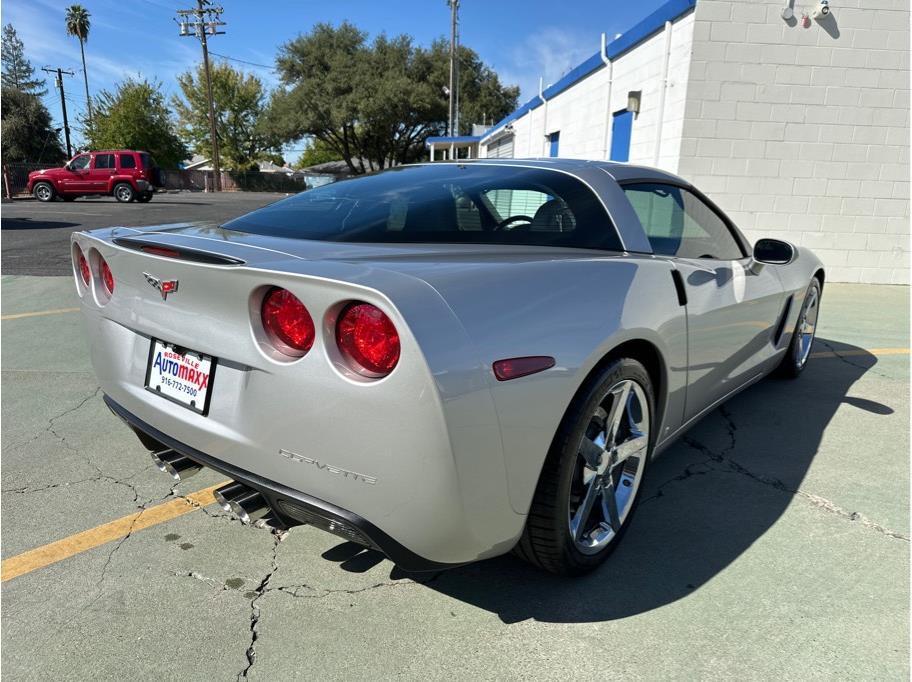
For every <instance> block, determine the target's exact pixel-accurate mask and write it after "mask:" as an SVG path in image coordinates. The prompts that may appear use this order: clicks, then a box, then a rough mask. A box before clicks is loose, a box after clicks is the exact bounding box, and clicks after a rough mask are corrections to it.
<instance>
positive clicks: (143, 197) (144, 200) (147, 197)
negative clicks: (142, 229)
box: [136, 192, 152, 204]
mask: <svg viewBox="0 0 912 682" xmlns="http://www.w3.org/2000/svg"><path fill="white" fill-rule="evenodd" d="M136 201H138V202H139V203H141V204H148V203H149V202H150V201H152V192H143V193H142V194H140V195H139V196H137V197H136Z"/></svg>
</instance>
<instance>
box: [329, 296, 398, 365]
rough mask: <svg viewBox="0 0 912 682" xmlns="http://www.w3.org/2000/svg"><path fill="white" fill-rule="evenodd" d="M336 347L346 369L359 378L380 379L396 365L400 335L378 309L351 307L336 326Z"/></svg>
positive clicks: (361, 305) (354, 305)
mask: <svg viewBox="0 0 912 682" xmlns="http://www.w3.org/2000/svg"><path fill="white" fill-rule="evenodd" d="M336 343H337V344H338V345H339V350H340V351H342V355H343V356H345V359H346V360H347V361H348V365H349V367H351V369H352V370H354V371H355V372H357V373H358V374H361V375H362V376H366V377H371V378H379V377H384V376H386V375H387V374H389V373H390V372H392V371H393V368H394V367H395V366H396V363H397V362H399V351H400V346H399V332H397V331H396V327H395V326H394V325H393V323H392V321H391V320H390V319H389V318H388V317H387V316H386V315H385V314H384V313H383V311H382V310H380V309H379V308H378V307H377V306H373V305H371V304H370V303H358V302H355V303H350V304H349V305H348V306H346V308H345V309H344V310H343V311H342V314H341V315H340V316H339V320H338V322H336Z"/></svg>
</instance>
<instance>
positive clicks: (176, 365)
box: [152, 351, 209, 390]
mask: <svg viewBox="0 0 912 682" xmlns="http://www.w3.org/2000/svg"><path fill="white" fill-rule="evenodd" d="M168 356H171V357H168ZM172 357H173V358H177V359H176V360H174V359H171V358H172ZM192 364H196V366H197V367H198V366H199V363H193V362H192V361H188V360H187V359H185V358H183V357H181V356H180V355H178V354H177V353H162V352H161V351H159V353H158V355H156V356H155V360H154V361H153V362H152V368H153V369H157V370H158V371H159V373H161V374H162V375H168V374H170V375H171V376H173V377H177V378H178V379H183V380H184V381H188V382H190V383H191V384H195V385H196V387H197V388H199V389H200V390H202V389H204V388H206V386H207V385H208V383H209V374H208V373H207V372H201V371H199V370H198V369H196V368H195V367H192V366H191V365H192Z"/></svg>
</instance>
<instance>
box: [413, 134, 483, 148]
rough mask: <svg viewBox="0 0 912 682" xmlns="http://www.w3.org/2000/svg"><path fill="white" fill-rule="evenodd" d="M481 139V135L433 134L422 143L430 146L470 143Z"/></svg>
mask: <svg viewBox="0 0 912 682" xmlns="http://www.w3.org/2000/svg"><path fill="white" fill-rule="evenodd" d="M479 140H481V135H454V136H452V137H447V136H446V135H433V136H431V137H429V138H428V139H427V140H425V142H424V145H425V146H426V147H430V146H431V145H432V144H472V143H473V142H478V141H479Z"/></svg>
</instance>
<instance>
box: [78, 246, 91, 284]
mask: <svg viewBox="0 0 912 682" xmlns="http://www.w3.org/2000/svg"><path fill="white" fill-rule="evenodd" d="M76 253H77V256H76V259H77V261H78V265H79V275H80V277H82V283H83V284H85V285H86V286H89V282H90V281H91V280H92V270H91V269H90V268H89V261H88V260H86V257H85V254H84V253H83V252H82V249H80V248H79V247H78V246H77V247H76Z"/></svg>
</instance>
